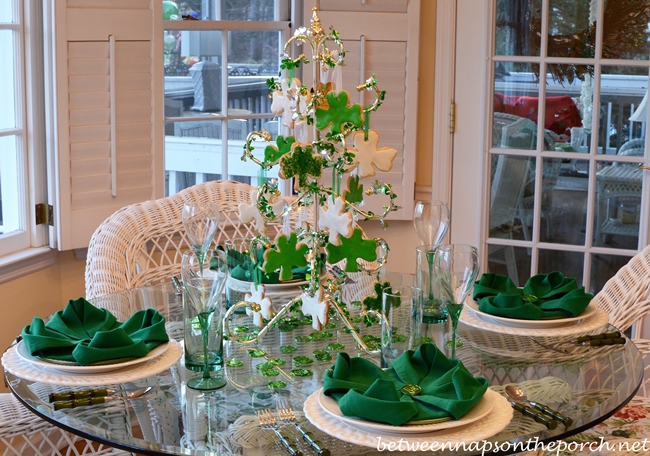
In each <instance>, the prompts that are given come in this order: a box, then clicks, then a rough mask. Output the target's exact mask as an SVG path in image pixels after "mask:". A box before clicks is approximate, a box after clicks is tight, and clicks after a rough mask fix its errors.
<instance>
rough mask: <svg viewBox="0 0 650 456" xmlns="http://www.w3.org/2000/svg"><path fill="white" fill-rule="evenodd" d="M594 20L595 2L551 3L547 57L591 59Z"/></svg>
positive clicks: (558, 0)
mask: <svg viewBox="0 0 650 456" xmlns="http://www.w3.org/2000/svg"><path fill="white" fill-rule="evenodd" d="M597 18H598V2H597V1H573V0H550V1H549V14H548V22H549V24H548V52H547V55H548V56H549V57H571V58H574V59H581V58H590V57H593V56H594V49H595V46H596V33H595V32H596V29H595V21H596V19H597ZM569 81H571V82H572V81H573V78H572V77H570V78H569Z"/></svg>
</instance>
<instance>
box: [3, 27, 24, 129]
mask: <svg viewBox="0 0 650 456" xmlns="http://www.w3.org/2000/svg"><path fill="white" fill-rule="evenodd" d="M0 55H2V56H3V59H2V65H0V81H2V85H3V87H4V88H5V89H9V90H0V106H2V109H0V130H2V129H6V128H15V127H16V97H17V96H20V94H19V93H17V92H16V90H15V87H16V82H15V81H14V72H15V70H16V62H15V52H14V32H13V31H11V30H0Z"/></svg>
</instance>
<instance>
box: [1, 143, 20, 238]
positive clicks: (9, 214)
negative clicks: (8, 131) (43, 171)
mask: <svg viewBox="0 0 650 456" xmlns="http://www.w3.org/2000/svg"><path fill="white" fill-rule="evenodd" d="M18 185H19V177H18V150H17V138H16V136H0V234H7V233H11V232H12V231H16V230H18V229H20V228H21V220H20V212H21V211H20V199H19V190H20V189H19V187H18Z"/></svg>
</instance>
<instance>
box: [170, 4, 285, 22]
mask: <svg viewBox="0 0 650 456" xmlns="http://www.w3.org/2000/svg"><path fill="white" fill-rule="evenodd" d="M288 3H289V2H288V0H177V1H175V2H163V19H165V20H178V19H181V18H182V17H183V16H191V17H194V18H195V19H199V20H211V21H215V20H224V21H274V20H277V21H288V20H289V8H288ZM276 4H277V9H278V14H279V16H280V17H277V18H276V17H275V14H276Z"/></svg>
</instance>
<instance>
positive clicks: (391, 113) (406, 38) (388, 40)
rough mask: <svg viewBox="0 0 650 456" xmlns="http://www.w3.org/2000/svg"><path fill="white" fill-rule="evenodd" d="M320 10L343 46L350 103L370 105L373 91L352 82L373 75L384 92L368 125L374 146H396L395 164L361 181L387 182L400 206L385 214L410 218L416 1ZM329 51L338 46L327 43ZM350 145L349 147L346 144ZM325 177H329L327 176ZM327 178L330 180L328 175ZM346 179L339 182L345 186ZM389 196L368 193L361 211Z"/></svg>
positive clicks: (332, 2) (330, 5)
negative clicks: (374, 137) (375, 137)
mask: <svg viewBox="0 0 650 456" xmlns="http://www.w3.org/2000/svg"><path fill="white" fill-rule="evenodd" d="M319 3H320V9H319V12H318V15H319V17H320V19H321V25H322V27H323V28H324V29H325V30H329V28H330V27H334V29H336V30H337V31H338V32H339V34H340V37H341V40H342V41H343V45H344V47H345V51H346V56H345V66H344V67H343V88H344V89H345V90H346V91H347V92H348V93H349V94H350V103H360V104H361V105H362V106H368V105H370V104H371V103H372V102H373V100H374V99H375V94H374V91H373V92H371V91H366V90H364V91H363V92H361V93H359V92H357V91H356V86H357V85H359V84H362V83H363V82H365V81H366V80H367V79H368V78H370V77H371V76H372V75H373V74H375V76H376V78H377V80H378V86H379V88H380V89H381V90H385V91H386V98H385V100H384V103H383V104H382V106H381V107H380V108H379V109H378V110H377V111H376V112H374V113H371V117H370V129H371V130H375V131H377V132H378V133H379V136H380V140H379V143H378V144H377V147H378V148H382V147H392V148H394V149H396V150H397V156H396V158H395V161H394V162H393V168H392V170H391V171H388V172H381V171H378V170H376V171H377V174H376V175H375V176H373V177H367V178H364V179H362V180H361V183H363V184H364V189H366V188H369V187H370V186H371V185H372V183H373V182H374V181H375V180H380V181H383V182H385V183H389V184H391V185H392V186H393V190H394V191H395V193H396V194H397V196H398V198H397V199H396V200H395V203H396V204H397V205H398V206H400V207H401V209H400V210H399V211H397V212H393V213H392V214H391V216H389V217H388V218H389V219H396V220H410V219H412V217H413V200H414V193H415V192H414V190H415V142H416V115H417V72H418V60H417V57H418V38H419V24H420V19H419V13H420V0H365V1H364V3H362V2H361V0H320V2H319ZM313 6H315V2H314V1H313V0H307V1H306V2H305V18H304V24H305V26H309V23H310V19H311V14H312V7H313ZM328 46H329V47H330V50H333V49H335V48H336V45H335V44H334V43H328ZM310 67H311V66H310V65H306V66H305V75H304V77H305V81H303V84H306V85H308V84H309V82H310V81H311V80H312V79H311V68H310ZM348 146H349V147H350V146H352V144H351V143H350V144H349V145H348ZM326 179H328V177H326ZM325 182H328V181H327V180H326V181H325ZM345 185H346V182H345V181H344V182H343V183H342V186H345ZM385 204H387V199H386V198H383V197H381V196H373V197H368V198H366V204H365V205H364V210H372V211H373V212H375V213H380V212H381V211H382V206H383V205H385Z"/></svg>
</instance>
